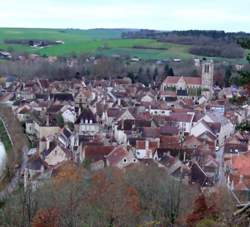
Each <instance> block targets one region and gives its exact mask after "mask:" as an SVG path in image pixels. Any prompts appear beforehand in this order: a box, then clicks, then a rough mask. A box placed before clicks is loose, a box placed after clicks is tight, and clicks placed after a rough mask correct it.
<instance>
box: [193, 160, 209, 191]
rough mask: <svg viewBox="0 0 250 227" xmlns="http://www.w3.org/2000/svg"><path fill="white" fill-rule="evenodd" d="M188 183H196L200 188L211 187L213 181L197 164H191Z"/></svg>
mask: <svg viewBox="0 0 250 227" xmlns="http://www.w3.org/2000/svg"><path fill="white" fill-rule="evenodd" d="M190 181H191V183H198V184H199V185H200V186H201V187H207V186H212V185H213V179H211V178H210V177H209V176H208V175H207V174H206V173H205V172H204V170H203V169H202V168H201V166H200V165H199V164H198V162H193V163H192V164H191V174H190Z"/></svg>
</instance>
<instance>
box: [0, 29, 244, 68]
mask: <svg viewBox="0 0 250 227" xmlns="http://www.w3.org/2000/svg"><path fill="white" fill-rule="evenodd" d="M126 31H130V30H125V29H91V30H77V29H24V28H0V50H6V51H10V52H18V53H23V52H28V53H35V54H40V55H46V56H62V55H70V54H73V53H75V54H92V55H104V56H113V55H120V56H126V57H140V58H142V59H145V60H157V59H173V58H181V59H183V60H188V59H190V58H192V57H197V56H196V55H192V54H190V52H189V50H190V48H193V47H194V46H193V45H183V44H175V43H171V42H160V41H157V40H155V39H137V38H131V39H123V38H122V34H124V32H126ZM8 40H12V41H13V40H14V41H17V40H19V41H20V40H22V41H23V40H25V41H27V42H29V40H47V41H53V42H55V41H62V42H63V44H60V45H52V46H51V45H50V46H45V47H33V46H29V45H24V44H13V43H7V42H6V41H8ZM200 57H202V56H200ZM204 57H205V56H204ZM215 59H216V60H223V61H224V60H227V61H231V62H235V63H243V62H245V60H244V59H245V56H244V57H243V58H233V59H227V58H220V57H219V58H215Z"/></svg>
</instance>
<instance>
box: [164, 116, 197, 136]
mask: <svg viewBox="0 0 250 227" xmlns="http://www.w3.org/2000/svg"><path fill="white" fill-rule="evenodd" d="M194 116H195V113H193V112H188V113H171V114H170V116H169V118H168V121H169V122H172V123H173V124H177V125H178V126H179V129H180V131H181V132H184V133H190V132H191V128H192V125H193V120H194Z"/></svg>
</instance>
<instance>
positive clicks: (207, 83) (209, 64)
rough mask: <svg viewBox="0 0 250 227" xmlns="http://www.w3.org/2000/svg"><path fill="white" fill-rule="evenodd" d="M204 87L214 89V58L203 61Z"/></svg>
mask: <svg viewBox="0 0 250 227" xmlns="http://www.w3.org/2000/svg"><path fill="white" fill-rule="evenodd" d="M201 81H202V89H206V90H209V91H212V89H213V82H214V62H213V60H209V61H203V62H202V74H201Z"/></svg>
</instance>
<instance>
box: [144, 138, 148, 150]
mask: <svg viewBox="0 0 250 227" xmlns="http://www.w3.org/2000/svg"><path fill="white" fill-rule="evenodd" d="M145 149H146V150H149V141H148V140H145Z"/></svg>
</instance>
